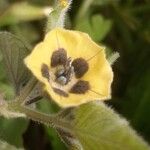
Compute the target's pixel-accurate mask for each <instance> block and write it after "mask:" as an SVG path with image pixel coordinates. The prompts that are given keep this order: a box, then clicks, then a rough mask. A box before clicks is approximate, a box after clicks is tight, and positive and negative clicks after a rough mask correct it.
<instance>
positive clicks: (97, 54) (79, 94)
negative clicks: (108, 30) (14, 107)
mask: <svg viewBox="0 0 150 150" xmlns="http://www.w3.org/2000/svg"><path fill="white" fill-rule="evenodd" d="M25 64H26V65H27V67H28V68H29V69H30V70H31V71H32V73H33V74H34V75H35V76H36V77H37V79H39V80H40V81H41V82H42V83H44V85H45V89H46V91H47V92H48V94H49V95H50V96H51V98H52V99H53V100H54V101H55V102H57V103H58V104H59V105H60V106H62V107H69V106H77V105H80V104H82V103H85V102H89V101H93V100H105V99H109V98H110V95H111V90H110V86H111V83H112V79H113V73H112V69H111V66H110V64H109V63H108V61H107V60H106V56H105V51H104V47H102V46H98V45H97V44H96V43H94V42H93V41H92V40H91V38H90V37H89V36H88V35H87V34H85V33H82V32H79V31H71V30H65V29H61V28H55V29H53V30H52V31H50V32H49V33H48V34H47V35H46V37H45V39H44V41H43V42H41V43H39V44H38V45H37V46H36V47H35V48H34V50H33V51H32V53H31V54H30V55H29V56H27V58H26V59H25Z"/></svg>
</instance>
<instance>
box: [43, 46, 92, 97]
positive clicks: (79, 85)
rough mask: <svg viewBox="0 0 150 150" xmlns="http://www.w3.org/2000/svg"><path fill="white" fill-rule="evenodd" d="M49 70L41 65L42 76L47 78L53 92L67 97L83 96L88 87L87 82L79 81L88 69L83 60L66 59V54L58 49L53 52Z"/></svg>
mask: <svg viewBox="0 0 150 150" xmlns="http://www.w3.org/2000/svg"><path fill="white" fill-rule="evenodd" d="M50 68H51V69H49V67H48V65H46V64H43V65H42V67H41V72H42V76H43V77H44V78H47V79H48V81H49V83H50V85H51V87H52V88H53V90H54V92H55V93H57V94H59V95H61V96H64V97H67V96H68V93H74V94H85V93H86V92H87V91H88V90H89V89H90V85H89V82H88V81H84V80H81V78H82V77H83V76H84V74H86V72H87V71H88V69H89V66H88V63H87V61H86V60H85V59H84V58H76V59H74V60H73V61H72V59H71V58H70V57H69V58H68V57H67V52H66V51H65V50H64V49H63V48H60V49H58V50H56V51H54V52H53V54H52V57H51V64H50Z"/></svg>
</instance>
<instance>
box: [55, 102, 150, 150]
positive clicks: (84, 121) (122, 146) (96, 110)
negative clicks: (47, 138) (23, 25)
mask: <svg viewBox="0 0 150 150" xmlns="http://www.w3.org/2000/svg"><path fill="white" fill-rule="evenodd" d="M63 113H64V112H63ZM71 114H73V116H72V117H71ZM68 116H70V117H68ZM63 118H67V120H70V122H71V125H72V128H71V129H63V128H62V129H61V131H60V130H58V131H59V133H60V135H61V136H62V138H63V140H64V141H65V142H66V143H67V144H69V145H71V147H72V149H73V150H75V149H79V150H80V149H84V150H135V149H136V150H150V148H149V147H148V145H147V144H146V143H145V142H144V141H143V139H142V138H141V137H139V136H138V135H137V134H136V132H135V131H134V130H132V129H131V128H130V127H129V125H128V122H127V121H126V120H124V119H122V118H121V117H120V116H119V115H118V114H116V113H115V112H114V111H113V110H112V109H110V108H108V107H107V106H105V105H104V104H103V103H102V102H97V103H88V104H84V105H81V106H79V107H78V108H75V109H73V110H71V112H69V115H67V114H66V115H65V116H64V117H63ZM68 118H70V119H68ZM71 118H72V119H71Z"/></svg>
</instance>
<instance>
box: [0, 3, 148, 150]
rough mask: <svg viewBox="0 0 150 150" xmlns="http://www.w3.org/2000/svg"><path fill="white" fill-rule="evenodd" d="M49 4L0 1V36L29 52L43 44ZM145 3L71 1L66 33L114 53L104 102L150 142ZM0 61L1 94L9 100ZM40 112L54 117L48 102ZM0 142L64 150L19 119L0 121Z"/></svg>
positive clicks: (43, 130) (47, 132) (51, 135)
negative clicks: (10, 37)
mask: <svg viewBox="0 0 150 150" xmlns="http://www.w3.org/2000/svg"><path fill="white" fill-rule="evenodd" d="M53 4H54V1H52V0H44V1H43V0H26V1H21V0H0V31H4V30H6V31H9V32H11V33H14V34H15V35H17V36H18V37H20V39H22V40H23V41H24V42H25V44H26V45H27V47H28V48H29V49H32V47H34V45H35V44H36V43H37V42H38V41H40V40H41V39H43V37H44V31H45V26H46V25H45V23H46V10H47V9H46V8H47V7H51V6H53ZM149 14H150V1H149V0H124V1H123V0H74V1H73V4H72V6H71V9H70V10H69V13H68V15H67V17H66V28H69V29H74V30H80V31H84V32H87V33H88V34H89V35H90V36H91V37H92V38H93V39H94V40H95V41H96V42H97V43H102V44H103V45H105V46H106V47H107V54H108V55H109V54H110V53H112V52H116V51H117V52H119V54H120V58H119V59H118V60H117V62H115V64H114V65H113V70H114V82H113V85H112V99H111V100H110V101H109V102H107V104H108V105H110V106H111V107H112V108H114V109H115V110H116V111H117V112H119V113H120V114H121V115H122V116H124V117H125V118H127V119H128V120H129V122H130V124H131V126H132V127H133V128H135V129H136V130H137V132H138V133H139V134H140V135H141V136H142V137H143V138H144V139H145V140H146V141H148V142H150V60H149V59H150V50H149V48H150V18H149ZM5 74H6V73H5V68H4V67H3V64H2V59H1V56H0V92H3V93H5V94H6V98H7V99H10V98H12V97H13V89H12V87H11V86H10V84H9V82H8V81H7V78H6V75H5ZM38 107H39V109H40V110H42V111H44V112H48V113H53V112H56V111H57V110H58V108H57V107H56V106H55V105H54V104H51V103H49V102H46V101H43V102H40V103H38ZM0 138H1V139H3V140H6V141H7V142H9V143H11V144H13V145H15V146H17V147H22V146H24V147H25V148H26V149H29V150H47V149H52V150H65V149H66V148H65V146H64V144H63V143H62V142H61V141H60V139H59V137H58V136H57V134H56V133H55V131H54V130H53V129H50V128H47V127H45V126H42V125H40V124H37V123H34V122H32V121H26V120H24V119H16V120H14V119H12V120H5V119H3V118H0Z"/></svg>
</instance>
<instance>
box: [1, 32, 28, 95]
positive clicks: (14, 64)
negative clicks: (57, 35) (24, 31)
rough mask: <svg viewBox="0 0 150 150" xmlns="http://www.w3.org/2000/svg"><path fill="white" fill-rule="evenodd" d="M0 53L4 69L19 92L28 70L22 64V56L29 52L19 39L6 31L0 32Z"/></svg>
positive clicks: (26, 77)
mask: <svg viewBox="0 0 150 150" xmlns="http://www.w3.org/2000/svg"><path fill="white" fill-rule="evenodd" d="M0 53H1V54H2V58H3V62H4V65H5V71H6V73H7V75H8V77H9V79H10V81H11V83H12V85H13V87H14V89H15V92H16V93H19V91H20V88H21V86H22V84H23V83H24V82H25V81H27V79H28V76H29V72H28V70H27V69H26V67H25V65H24V64H23V59H24V57H25V56H26V55H27V54H28V53H29V50H28V48H27V47H26V46H25V45H24V44H23V42H22V41H21V40H19V39H18V38H17V37H15V36H14V35H12V34H11V33H8V32H0Z"/></svg>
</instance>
